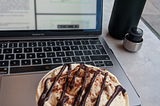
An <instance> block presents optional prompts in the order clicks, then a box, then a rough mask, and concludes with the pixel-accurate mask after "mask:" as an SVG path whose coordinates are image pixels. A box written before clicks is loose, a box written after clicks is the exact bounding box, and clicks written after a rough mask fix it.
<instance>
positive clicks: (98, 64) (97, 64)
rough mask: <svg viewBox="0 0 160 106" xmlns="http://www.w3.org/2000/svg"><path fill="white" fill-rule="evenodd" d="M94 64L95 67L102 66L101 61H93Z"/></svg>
mask: <svg viewBox="0 0 160 106" xmlns="http://www.w3.org/2000/svg"><path fill="white" fill-rule="evenodd" d="M95 64H96V66H97V67H102V66H104V63H103V62H102V61H95Z"/></svg>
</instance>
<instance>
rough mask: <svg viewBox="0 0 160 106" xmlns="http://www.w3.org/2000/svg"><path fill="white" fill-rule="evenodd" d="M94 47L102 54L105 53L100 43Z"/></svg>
mask: <svg viewBox="0 0 160 106" xmlns="http://www.w3.org/2000/svg"><path fill="white" fill-rule="evenodd" d="M96 47H97V49H99V50H100V51H101V53H102V54H107V53H106V51H105V50H104V48H103V46H102V45H96Z"/></svg>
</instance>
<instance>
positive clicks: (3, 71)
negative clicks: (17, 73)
mask: <svg viewBox="0 0 160 106" xmlns="http://www.w3.org/2000/svg"><path fill="white" fill-rule="evenodd" d="M7 73H8V68H0V74H7Z"/></svg>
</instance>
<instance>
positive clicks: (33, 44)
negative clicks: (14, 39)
mask: <svg viewBox="0 0 160 106" xmlns="http://www.w3.org/2000/svg"><path fill="white" fill-rule="evenodd" d="M36 46H37V43H36V42H29V47H36Z"/></svg>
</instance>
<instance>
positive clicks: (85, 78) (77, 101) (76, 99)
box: [73, 66, 88, 106]
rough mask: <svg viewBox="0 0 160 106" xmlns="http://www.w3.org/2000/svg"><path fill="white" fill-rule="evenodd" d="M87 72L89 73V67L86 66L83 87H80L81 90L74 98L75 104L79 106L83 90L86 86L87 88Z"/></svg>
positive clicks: (74, 105)
mask: <svg viewBox="0 0 160 106" xmlns="http://www.w3.org/2000/svg"><path fill="white" fill-rule="evenodd" d="M87 73H88V69H87V67H86V66H85V75H84V77H83V84H82V87H81V88H80V90H79V91H78V93H77V96H76V98H75V100H74V104H73V106H78V103H79V100H80V97H81V95H82V93H83V90H84V88H85V84H86V80H87Z"/></svg>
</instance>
